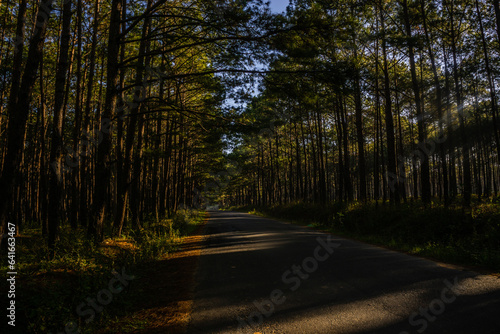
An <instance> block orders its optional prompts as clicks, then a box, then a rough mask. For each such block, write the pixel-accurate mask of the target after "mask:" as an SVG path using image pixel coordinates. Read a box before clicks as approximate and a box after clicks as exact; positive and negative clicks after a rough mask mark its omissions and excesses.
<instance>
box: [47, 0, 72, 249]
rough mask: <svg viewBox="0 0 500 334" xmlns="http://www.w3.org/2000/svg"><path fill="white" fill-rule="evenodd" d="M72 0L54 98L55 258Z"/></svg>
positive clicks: (51, 239) (51, 216)
mask: <svg viewBox="0 0 500 334" xmlns="http://www.w3.org/2000/svg"><path fill="white" fill-rule="evenodd" d="M71 15H72V11H71V0H67V1H65V2H64V6H63V13H62V29H61V45H60V47H59V62H58V64H57V70H56V83H55V94H54V124H53V126H52V141H51V147H50V164H51V169H50V184H49V208H48V218H49V222H48V228H49V238H48V246H49V249H50V251H51V256H53V255H54V245H55V241H56V237H57V230H58V228H59V219H60V217H61V215H60V203H61V200H62V180H63V175H62V173H63V166H62V149H63V124H64V95H65V86H66V74H67V72H68V68H69V45H70V39H71V35H70V32H71Z"/></svg>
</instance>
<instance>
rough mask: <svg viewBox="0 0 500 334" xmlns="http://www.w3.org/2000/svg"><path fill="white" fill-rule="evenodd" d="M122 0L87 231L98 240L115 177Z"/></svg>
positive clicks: (115, 0) (111, 40)
mask: <svg viewBox="0 0 500 334" xmlns="http://www.w3.org/2000/svg"><path fill="white" fill-rule="evenodd" d="M121 7H122V0H112V2H111V12H110V23H109V31H108V33H109V36H108V52H107V56H106V58H107V77H106V98H105V102H104V108H103V113H102V120H101V124H100V132H101V134H102V142H101V144H100V145H99V146H98V150H97V164H96V168H95V189H94V207H93V210H92V211H93V214H94V217H93V219H92V220H91V221H90V224H89V225H88V229H87V234H88V235H89V237H92V238H93V239H94V240H95V241H97V242H99V241H101V240H102V239H103V225H104V221H105V219H106V215H107V209H108V208H107V206H108V205H107V200H108V189H109V182H110V179H111V169H110V163H111V161H110V156H111V144H112V137H111V120H112V119H113V117H114V114H115V109H116V103H117V100H118V90H117V85H118V70H119V68H118V63H117V61H116V60H117V59H118V56H119V53H120V40H121V38H120V23H121V22H120V21H121V19H120V18H121Z"/></svg>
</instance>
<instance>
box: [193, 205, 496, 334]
mask: <svg viewBox="0 0 500 334" xmlns="http://www.w3.org/2000/svg"><path fill="white" fill-rule="evenodd" d="M210 216H211V218H210V220H209V221H208V225H207V230H206V232H207V234H208V239H207V243H206V247H205V248H204V249H203V250H202V253H201V257H200V262H199V266H198V270H197V274H196V281H197V287H196V293H195V299H194V309H193V313H192V319H191V323H190V325H189V329H188V333H192V334H194V333H264V334H267V333H314V334H316V333H318V334H319V333H329V334H330V333H351V334H354V333H357V334H361V333H384V334H386V333H389V334H391V333H394V334H407V333H429V334H430V333H439V334H443V333H454V334H457V333H464V334H465V333H467V334H469V333H478V334H485V333H495V334H498V333H500V278H497V277H494V276H490V275H481V274H477V273H474V272H470V271H463V270H457V269H453V268H451V267H446V266H442V265H439V264H437V263H435V262H432V261H429V260H424V259H421V258H418V257H413V256H408V255H405V254H402V253H398V252H393V251H389V250H386V249H382V248H379V247H374V246H371V245H367V244H364V243H361V242H355V241H352V240H347V239H342V238H339V237H336V236H333V235H331V234H326V233H321V232H317V231H313V230H311V229H308V228H305V227H300V226H296V225H292V224H288V223H283V222H279V221H275V220H271V219H264V218H261V217H257V216H252V215H249V214H243V213H237V212H218V211H213V212H211V213H210Z"/></svg>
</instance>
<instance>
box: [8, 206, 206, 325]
mask: <svg viewBox="0 0 500 334" xmlns="http://www.w3.org/2000/svg"><path fill="white" fill-rule="evenodd" d="M204 218H205V212H203V211H198V210H188V209H181V210H179V211H178V212H177V213H175V214H173V215H172V216H171V217H169V218H168V219H167V218H165V219H161V220H160V221H155V220H153V219H151V220H149V221H145V222H144V223H143V225H142V228H141V229H138V230H131V229H129V230H126V231H125V233H124V235H122V237H120V238H110V239H106V240H105V241H104V242H103V243H101V244H95V243H93V242H91V241H89V240H88V239H87V238H86V235H85V231H84V230H82V229H71V228H70V227H69V226H65V227H63V228H62V229H61V231H60V234H59V240H58V241H57V244H56V249H55V256H54V258H53V259H49V256H48V254H49V251H48V249H47V246H46V244H47V242H46V240H45V239H46V238H45V237H44V236H42V235H41V231H40V230H37V229H26V230H25V231H26V232H25V233H24V234H22V235H20V236H18V237H16V241H17V249H16V250H17V252H16V257H17V263H18V274H19V276H18V277H17V280H18V297H17V298H16V299H17V300H18V301H19V304H18V314H22V316H20V321H21V320H22V322H23V323H24V325H25V326H26V327H23V325H22V324H20V328H21V327H22V328H21V329H20V330H21V331H22V332H23V333H48V332H54V333H58V332H61V331H63V330H64V326H65V325H66V324H68V323H69V322H74V323H75V324H77V325H79V329H80V332H81V333H94V332H95V331H96V330H97V329H98V328H102V327H103V326H104V323H105V322H107V321H108V320H109V319H111V317H112V315H113V313H114V312H117V311H119V310H120V309H121V308H123V307H124V306H125V305H126V303H127V298H126V297H127V293H126V292H124V293H120V294H116V295H115V296H114V299H113V302H112V303H111V304H110V305H109V306H106V307H105V309H104V311H103V312H102V313H99V314H97V316H96V319H95V320H94V321H92V322H91V323H89V324H83V323H82V319H81V318H78V316H77V313H76V308H77V306H78V305H80V304H81V303H82V302H85V300H86V298H88V297H90V298H95V296H96V294H97V292H98V291H100V290H101V289H103V288H106V287H107V286H108V283H109V280H110V279H111V278H112V277H113V275H112V273H111V272H112V270H117V271H120V270H121V268H125V269H126V272H127V273H132V272H134V268H137V267H139V266H141V265H144V264H145V263H148V262H151V261H154V260H156V259H159V258H162V257H164V256H165V255H166V254H168V253H171V252H172V251H174V250H175V249H176V248H177V247H178V245H179V244H180V242H181V241H182V237H183V236H185V235H187V234H189V233H190V232H192V231H193V230H194V229H195V228H196V226H197V225H199V224H200V223H201V222H202V221H203V219H204ZM7 271H8V270H7V269H6V268H5V267H2V273H4V274H5V273H6V272H7ZM5 282H6V280H5V279H4V278H2V283H1V288H2V291H6V286H5V289H4V285H5V284H6V283H5Z"/></svg>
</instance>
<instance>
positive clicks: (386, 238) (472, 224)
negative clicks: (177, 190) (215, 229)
mask: <svg viewBox="0 0 500 334" xmlns="http://www.w3.org/2000/svg"><path fill="white" fill-rule="evenodd" d="M460 201H461V199H460V198H457V199H455V202H454V203H452V205H450V206H449V207H448V208H445V207H444V206H443V204H442V203H440V202H439V201H438V200H434V201H433V202H432V203H431V204H430V205H427V206H424V205H423V204H422V203H421V202H419V201H411V202H407V203H402V204H401V205H399V206H395V205H390V204H388V203H386V204H380V203H379V204H378V205H377V204H376V203H374V202H370V203H366V204H363V203H359V202H354V203H350V204H338V203H333V204H327V205H319V204H309V203H300V202H296V203H291V204H287V205H276V206H271V207H239V208H236V207H235V208H231V209H233V210H238V211H245V212H249V213H252V214H257V215H261V216H266V217H271V218H277V219H282V220H287V221H290V222H292V223H295V224H300V225H307V226H310V227H314V228H318V229H322V230H326V231H329V232H331V233H335V234H337V235H339V236H343V237H348V238H352V239H357V240H360V241H364V242H367V243H371V244H375V245H379V246H384V247H387V248H390V249H394V250H398V251H403V252H406V253H409V254H412V255H418V256H422V257H427V258H431V259H434V260H437V261H442V262H448V263H451V264H456V265H462V266H467V267H471V268H473V269H475V270H480V271H481V270H485V271H489V272H490V271H493V272H496V273H500V198H489V199H484V198H483V199H482V200H479V199H477V197H476V198H474V201H473V205H472V206H471V208H470V209H468V210H463V209H462V207H461V206H460Z"/></svg>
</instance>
